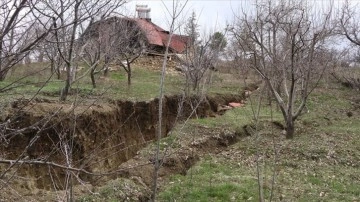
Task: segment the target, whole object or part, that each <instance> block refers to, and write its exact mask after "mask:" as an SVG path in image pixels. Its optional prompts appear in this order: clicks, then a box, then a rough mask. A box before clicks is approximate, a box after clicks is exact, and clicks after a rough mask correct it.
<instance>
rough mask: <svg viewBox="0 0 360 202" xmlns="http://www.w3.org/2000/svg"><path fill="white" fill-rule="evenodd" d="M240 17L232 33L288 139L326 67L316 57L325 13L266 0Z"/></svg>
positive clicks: (325, 31) (326, 23) (324, 33)
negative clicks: (276, 109)
mask: <svg viewBox="0 0 360 202" xmlns="http://www.w3.org/2000/svg"><path fill="white" fill-rule="evenodd" d="M243 14H244V17H241V18H240V17H238V18H237V22H236V23H237V24H235V26H234V28H233V29H232V34H233V36H234V37H235V38H236V40H237V41H238V43H239V44H240V47H244V51H245V50H246V51H249V52H250V53H251V57H252V58H253V64H252V65H251V68H253V69H254V70H256V72H257V73H258V74H259V75H260V76H261V77H262V79H263V80H264V82H265V83H266V85H267V87H268V89H269V91H270V92H271V95H272V96H273V98H274V99H275V101H276V103H277V104H278V106H279V108H280V110H281V112H282V115H283V118H284V121H285V125H286V137H287V138H293V136H294V132H295V125H294V122H295V120H296V119H297V118H298V117H299V115H300V114H301V112H302V110H303V109H304V107H305V105H306V102H307V99H308V97H309V95H310V93H311V92H312V91H313V89H314V88H315V87H316V86H317V84H318V81H319V80H320V79H321V77H322V73H323V71H324V70H325V69H326V67H327V66H329V62H330V61H327V60H324V57H323V54H322V52H323V50H324V48H325V40H326V39H327V37H329V36H330V34H331V32H332V28H331V27H332V26H331V24H330V15H331V11H329V12H328V13H326V14H325V15H324V16H325V17H323V18H320V17H317V18H315V17H314V15H313V14H312V13H311V11H310V8H308V7H307V6H306V5H305V3H304V2H299V1H291V0H290V1H272V0H267V1H260V2H258V4H257V6H256V12H255V15H254V16H248V15H247V14H246V13H243ZM242 33H246V34H242ZM244 37H246V38H244Z"/></svg>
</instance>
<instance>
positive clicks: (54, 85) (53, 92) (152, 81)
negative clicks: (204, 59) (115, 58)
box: [0, 63, 242, 101]
mask: <svg viewBox="0 0 360 202" xmlns="http://www.w3.org/2000/svg"><path fill="white" fill-rule="evenodd" d="M46 65H47V64H46V63H34V64H30V65H18V66H17V67H16V68H15V69H14V71H12V72H10V73H9V75H8V77H7V78H6V79H5V80H4V81H2V82H0V92H1V91H3V92H2V93H1V96H2V97H8V98H9V99H17V98H24V97H25V98H31V97H33V96H34V95H36V96H38V97H47V99H53V100H57V99H58V98H59V95H60V91H61V89H62V88H63V87H64V84H65V82H64V80H63V78H65V75H62V79H60V80H58V79H56V78H55V75H51V72H50V69H49V68H46ZM132 69H133V71H132V79H131V81H132V84H131V86H128V85H127V74H126V72H125V71H123V70H120V71H114V72H110V73H109V77H107V78H104V77H101V76H102V75H101V73H100V74H98V75H96V83H97V88H93V87H92V85H91V80H90V76H89V75H88V72H87V70H86V68H84V69H82V70H81V71H80V72H77V76H78V77H79V76H81V75H85V76H84V77H81V78H80V79H78V80H76V82H74V83H73V84H72V88H74V91H73V92H74V93H72V94H70V96H69V100H70V101H72V100H74V99H77V97H79V96H80V97H87V98H89V96H93V97H103V98H105V99H127V100H132V101H141V100H149V99H152V98H155V97H158V95H159V84H160V77H161V72H160V71H154V70H149V69H146V68H141V67H139V66H136V65H133V67H132ZM213 74H214V75H215V76H214V77H216V79H213V82H212V85H211V87H210V88H209V89H207V90H208V91H209V92H211V93H218V92H223V93H224V92H234V91H240V90H241V86H242V84H241V82H235V83H231V85H230V84H229V83H228V82H223V80H224V78H222V77H223V75H221V74H219V73H213ZM230 76H231V75H230ZM225 77H229V75H226V76H225ZM19 79H20V80H19ZM184 82H185V78H184V77H183V76H182V75H180V74H167V75H166V79H165V83H164V86H165V88H164V91H165V94H166V95H172V94H181V93H182V92H183V90H184V86H185V83H184ZM5 89H6V90H5ZM224 89H227V90H225V91H224ZM37 93H38V94H37Z"/></svg>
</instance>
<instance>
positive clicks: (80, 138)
mask: <svg viewBox="0 0 360 202" xmlns="http://www.w3.org/2000/svg"><path fill="white" fill-rule="evenodd" d="M244 99H245V94H242V95H218V96H214V97H207V98H206V99H205V100H199V98H197V97H192V98H189V99H185V100H183V99H182V97H181V96H170V97H166V98H165V101H164V108H163V113H164V114H163V116H164V120H165V121H164V122H163V128H162V132H163V133H162V136H163V137H166V136H167V135H169V134H171V133H169V132H170V131H171V129H172V128H173V127H175V123H181V121H183V120H185V119H186V118H187V117H191V116H193V117H209V116H219V115H218V114H219V113H222V112H220V111H219V109H221V107H219V106H224V105H227V104H228V103H229V102H241V101H242V100H244ZM198 102H201V104H200V105H199V107H198V108H197V109H196V111H195V113H194V114H193V115H191V114H192V109H193V107H194V106H196V105H197V103H198ZM180 104H181V106H182V112H181V113H180V114H178V110H177V108H178V106H180ZM157 106H158V99H154V100H150V101H143V102H130V101H121V100H117V101H110V102H107V103H103V104H95V105H94V104H88V105H84V104H82V105H76V104H74V103H73V104H69V103H67V104H66V103H58V102H53V101H49V100H31V101H30V100H17V101H15V102H13V103H12V104H11V106H9V107H8V108H7V110H5V111H3V112H2V113H1V118H2V119H3V120H1V121H5V122H6V120H10V121H8V125H7V126H6V127H5V131H3V132H4V133H3V134H7V136H6V137H5V136H4V137H3V138H4V140H6V141H2V144H1V145H0V155H1V158H2V159H4V160H7V159H9V160H13V161H9V163H8V164H1V165H0V167H1V169H2V170H3V171H5V172H3V176H2V179H3V183H1V184H0V189H1V192H2V194H1V196H0V201H15V200H21V201H24V200H25V201H62V200H65V199H62V198H61V197H62V196H64V195H65V194H64V193H65V191H63V190H64V189H65V188H66V186H67V185H68V184H67V183H66V180H67V179H69V178H67V177H68V176H69V175H68V174H69V172H67V171H68V170H67V169H64V168H66V167H67V166H66V165H69V164H67V163H68V159H69V157H70V156H71V159H72V162H71V166H68V168H76V169H72V170H71V173H72V175H71V176H72V179H71V181H72V182H73V183H74V189H73V191H74V195H75V196H76V197H79V196H82V195H84V194H85V195H86V194H89V193H95V192H96V191H97V190H99V188H100V187H102V186H109V185H108V184H109V182H112V180H114V179H118V178H119V177H120V178H123V179H124V182H126V183H125V184H126V185H127V187H122V189H129V190H132V191H128V192H127V194H124V196H122V197H125V199H126V198H129V197H130V198H129V199H134V200H135V199H136V200H142V201H146V200H147V199H148V198H149V197H150V195H149V194H150V190H151V187H152V181H153V180H152V178H153V170H154V159H153V158H154V152H153V151H152V150H151V148H147V147H146V146H147V145H149V144H152V142H153V140H154V139H155V134H156V131H157V128H158V126H157V124H158V122H157V120H158V117H157V116H158V115H157V112H158V109H157V108H158V107H157ZM16 129H17V130H16ZM199 130H202V131H203V134H206V135H204V136H202V137H197V138H196V139H191V140H190V139H184V141H182V142H181V143H180V144H181V145H179V148H181V149H177V150H176V151H175V150H174V151H167V152H166V156H162V160H161V161H160V163H161V165H162V167H161V169H160V172H159V183H160V187H161V182H162V180H163V179H165V178H166V177H168V176H169V175H172V174H186V171H187V170H188V169H189V168H190V167H191V166H192V165H194V164H195V163H196V162H197V161H198V160H199V158H200V156H201V155H202V154H203V153H205V152H206V153H207V152H209V151H211V152H220V151H221V150H222V149H223V148H226V147H227V146H228V145H231V144H232V143H234V142H236V141H237V139H238V138H239V137H240V136H239V135H241V134H235V132H234V131H224V130H223V129H221V128H219V129H213V128H212V129H210V128H199ZM219 134H220V135H219ZM70 144H71V145H72V148H73V150H72V151H71V154H68V153H67V152H68V151H67V150H66V148H67V146H69V145H70ZM15 161H20V162H21V163H14V162H15ZM53 163H54V164H53ZM55 164H56V165H55ZM59 165H62V166H65V167H61V166H59ZM114 183H115V181H114ZM114 186H115V185H114ZM116 186H117V185H116ZM118 186H120V185H118ZM121 186H123V184H122V185H121ZM119 189H120V188H119ZM118 197H120V196H118Z"/></svg>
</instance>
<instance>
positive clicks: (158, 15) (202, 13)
mask: <svg viewBox="0 0 360 202" xmlns="http://www.w3.org/2000/svg"><path fill="white" fill-rule="evenodd" d="M180 2H181V3H183V4H184V3H185V2H186V1H184V0H183V1H180ZM249 2H251V1H244V0H243V1H241V0H217V1H216V0H212V1H209V0H189V1H188V3H187V4H186V6H185V9H184V11H183V13H182V16H181V17H180V18H179V20H180V21H181V20H183V21H184V19H185V20H186V19H188V18H189V17H190V16H191V13H192V11H195V13H196V16H197V19H198V24H199V25H200V30H201V31H204V30H211V29H212V30H221V31H222V29H224V28H225V26H226V24H227V22H232V20H233V16H234V14H233V13H234V12H236V11H237V10H238V9H239V8H240V7H241V5H243V4H248V3H249ZM137 4H138V5H148V7H150V8H151V12H150V15H151V19H152V22H154V23H155V24H157V25H160V26H161V27H163V28H165V29H168V28H169V25H168V19H169V14H168V13H167V11H166V8H165V6H167V7H169V8H172V0H163V1H161V0H147V1H144V0H133V1H130V2H129V3H128V4H127V5H126V9H127V11H128V14H129V15H130V16H135V6H136V5H137ZM164 4H165V5H164Z"/></svg>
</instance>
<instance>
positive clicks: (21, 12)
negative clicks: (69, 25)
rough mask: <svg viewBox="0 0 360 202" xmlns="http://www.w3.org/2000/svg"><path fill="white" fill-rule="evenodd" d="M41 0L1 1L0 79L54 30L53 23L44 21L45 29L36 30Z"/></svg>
mask: <svg viewBox="0 0 360 202" xmlns="http://www.w3.org/2000/svg"><path fill="white" fill-rule="evenodd" d="M38 5H39V1H32V2H29V1H26V0H16V1H2V2H1V3H0V7H1V12H0V27H1V28H0V81H3V80H4V79H5V77H6V75H7V73H8V71H9V70H10V69H11V68H12V67H14V66H15V65H16V64H18V63H19V62H20V61H22V59H23V58H24V57H26V56H27V55H28V54H29V52H30V51H31V50H32V49H33V48H34V47H36V45H37V44H38V43H39V42H40V41H41V40H43V38H44V37H45V36H46V35H47V34H48V33H49V32H50V31H51V30H52V23H51V22H49V21H46V22H43V23H42V25H43V26H44V29H42V30H41V31H35V32H34V27H35V26H37V25H39V18H40V15H41V14H40V13H38V12H36V7H37V6H38Z"/></svg>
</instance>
